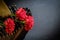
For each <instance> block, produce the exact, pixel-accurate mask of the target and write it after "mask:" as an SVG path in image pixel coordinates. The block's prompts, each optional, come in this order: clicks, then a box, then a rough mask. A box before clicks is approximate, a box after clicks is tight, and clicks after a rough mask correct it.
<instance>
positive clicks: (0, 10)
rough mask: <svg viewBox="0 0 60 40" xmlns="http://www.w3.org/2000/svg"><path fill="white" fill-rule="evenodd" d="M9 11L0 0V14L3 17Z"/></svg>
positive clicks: (8, 13)
mask: <svg viewBox="0 0 60 40" xmlns="http://www.w3.org/2000/svg"><path fill="white" fill-rule="evenodd" d="M10 14H11V12H10V10H9V8H8V7H7V5H6V4H5V3H4V1H3V0H0V16H2V17H5V16H8V15H10Z"/></svg>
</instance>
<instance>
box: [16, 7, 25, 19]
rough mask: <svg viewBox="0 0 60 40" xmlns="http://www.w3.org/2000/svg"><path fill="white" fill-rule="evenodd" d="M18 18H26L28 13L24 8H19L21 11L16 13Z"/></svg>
mask: <svg viewBox="0 0 60 40" xmlns="http://www.w3.org/2000/svg"><path fill="white" fill-rule="evenodd" d="M16 17H17V18H18V19H19V20H24V19H25V17H26V11H25V10H24V9H23V8H19V9H18V10H17V11H16Z"/></svg>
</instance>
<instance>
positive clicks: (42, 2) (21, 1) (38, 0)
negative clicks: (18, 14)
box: [10, 0, 60, 40]
mask: <svg viewBox="0 0 60 40" xmlns="http://www.w3.org/2000/svg"><path fill="white" fill-rule="evenodd" d="M13 2H14V3H16V5H17V7H18V8H19V7H28V8H30V9H31V12H32V15H33V16H34V19H35V24H34V27H33V29H32V30H30V31H29V32H28V34H27V35H26V37H25V40H54V39H56V38H57V35H58V32H60V31H59V28H60V27H59V22H60V21H59V18H60V17H59V0H13V1H10V3H11V4H12V3H13ZM55 36H56V37H55Z"/></svg>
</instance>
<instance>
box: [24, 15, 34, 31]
mask: <svg viewBox="0 0 60 40" xmlns="http://www.w3.org/2000/svg"><path fill="white" fill-rule="evenodd" d="M25 22H26V23H25V30H26V31H29V30H30V29H32V26H33V25H34V19H33V17H32V16H27V17H26V19H25Z"/></svg>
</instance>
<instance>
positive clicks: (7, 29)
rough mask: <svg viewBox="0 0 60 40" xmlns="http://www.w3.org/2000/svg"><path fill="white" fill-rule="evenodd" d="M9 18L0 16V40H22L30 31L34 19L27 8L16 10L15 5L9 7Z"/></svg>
mask: <svg viewBox="0 0 60 40" xmlns="http://www.w3.org/2000/svg"><path fill="white" fill-rule="evenodd" d="M9 9H10V11H11V14H10V15H9V16H4V17H2V16H0V39H1V40H17V39H19V38H20V40H22V39H24V37H25V35H26V33H27V32H28V31H29V30H31V29H32V27H33V25H34V18H33V16H32V14H31V11H30V9H28V8H18V9H17V8H16V6H15V5H13V6H10V7H9Z"/></svg>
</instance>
